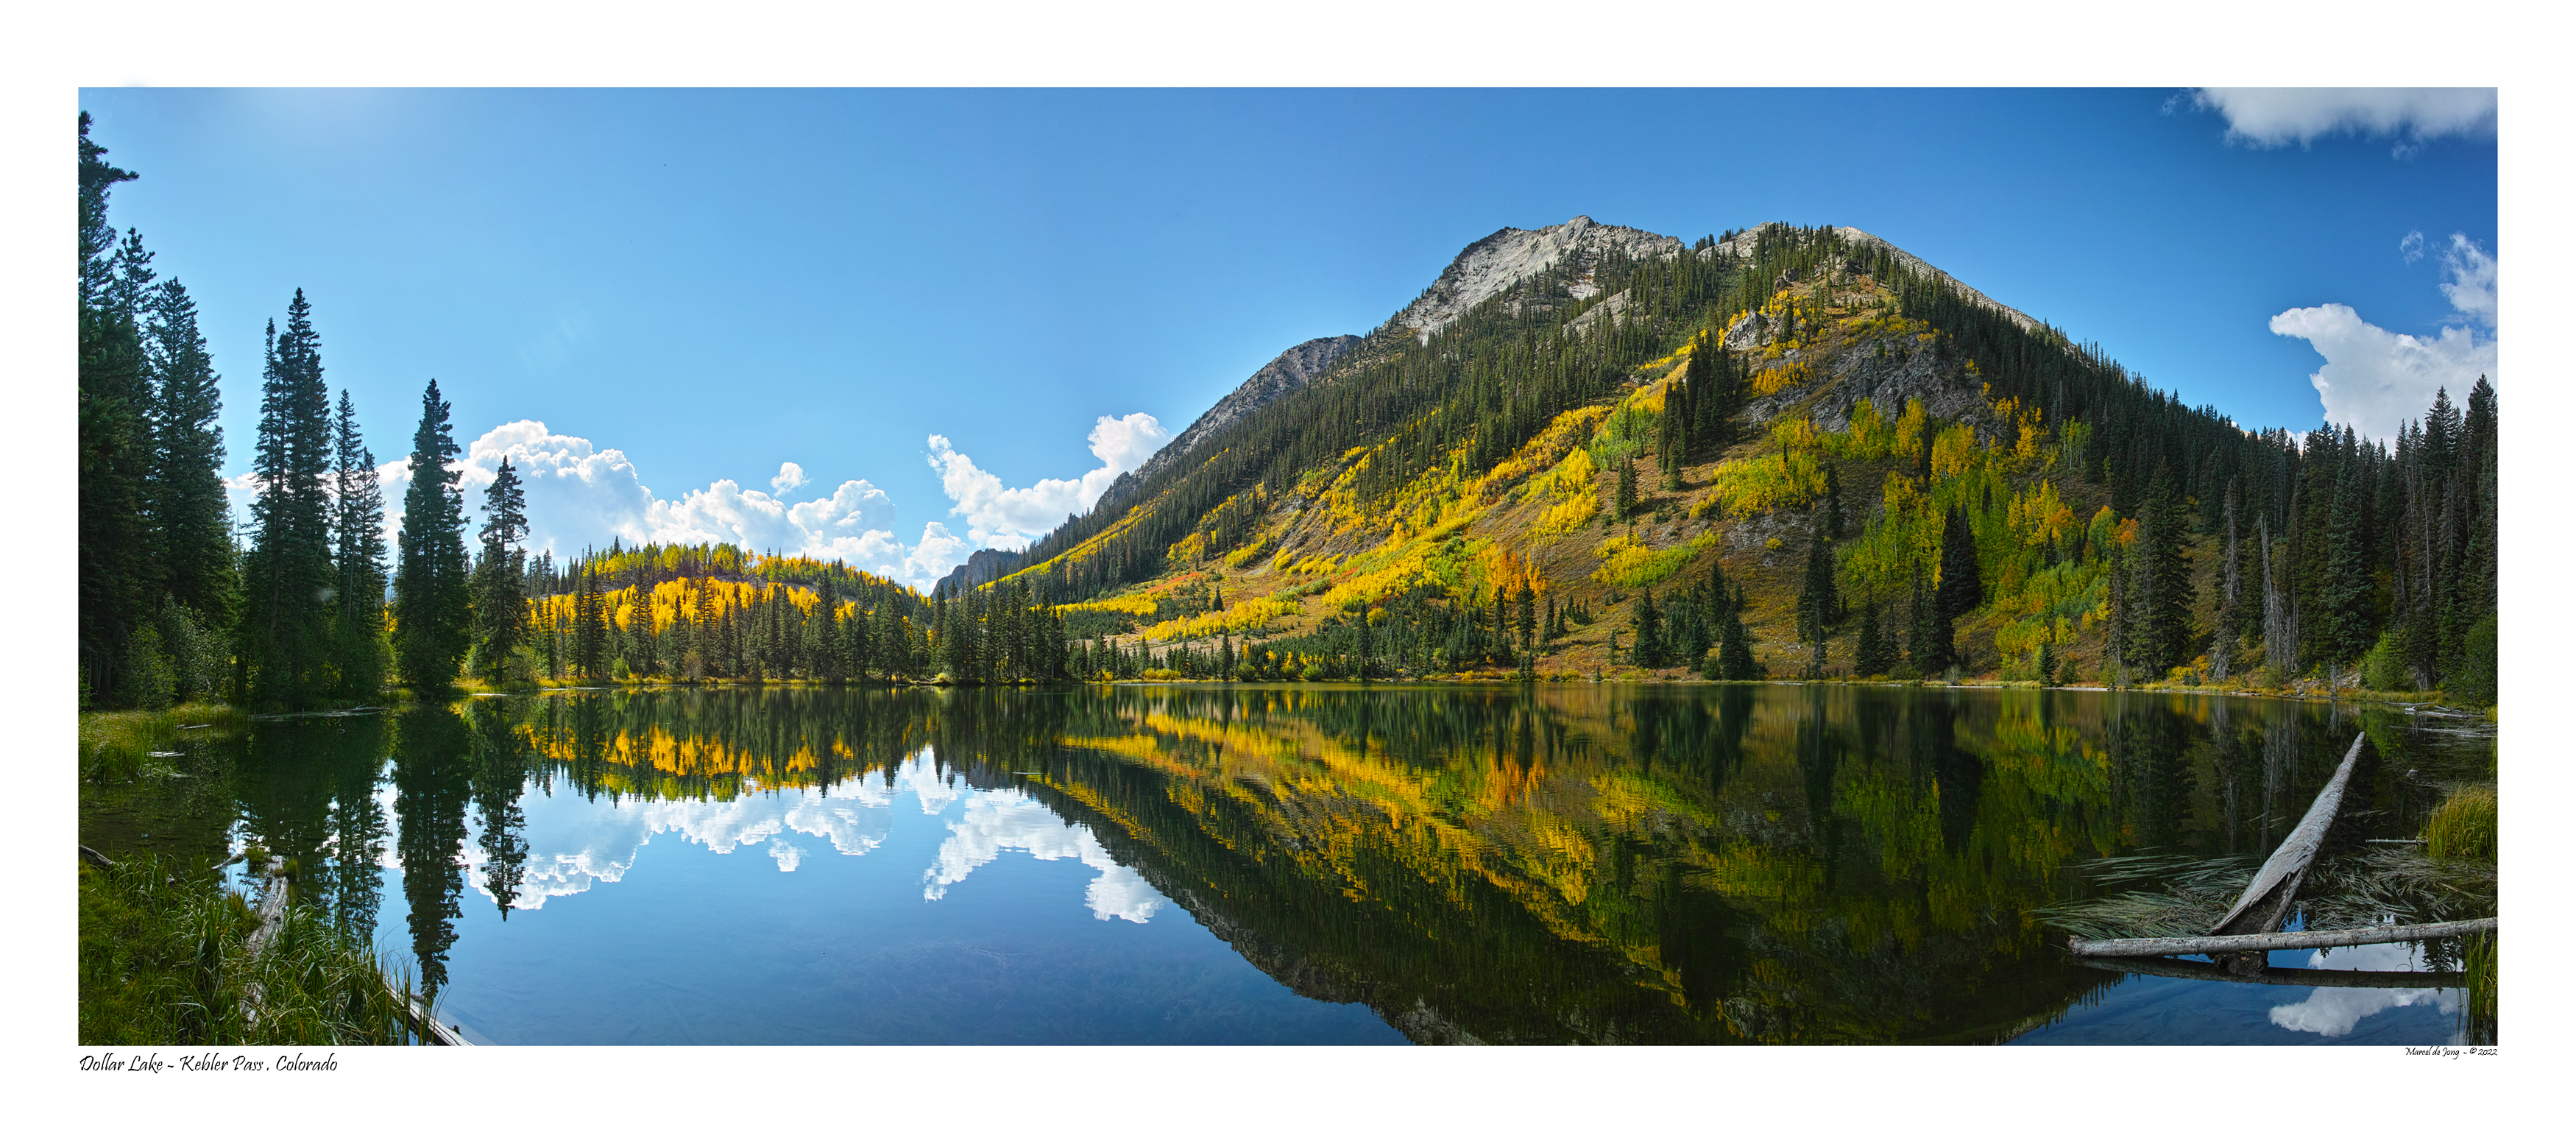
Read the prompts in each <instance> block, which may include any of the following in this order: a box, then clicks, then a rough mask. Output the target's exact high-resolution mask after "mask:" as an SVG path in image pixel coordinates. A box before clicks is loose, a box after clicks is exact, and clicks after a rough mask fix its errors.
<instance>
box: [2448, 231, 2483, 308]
mask: <svg viewBox="0 0 2576 1133" xmlns="http://www.w3.org/2000/svg"><path fill="white" fill-rule="evenodd" d="M2442 274H2444V275H2447V276H2449V277H2450V278H2449V279H2446V280H2444V281H2442V297H2443V298H2446V299H2449V300H2450V301H2451V306H2453V307H2456V308H2458V309H2459V312H2460V313H2461V314H2463V315H2466V316H2468V317H2470V318H2472V319H2475V320H2477V321H2478V322H2480V323H2482V324H2485V325H2486V326H2487V327H2489V328H2493V327H2494V326H2495V325H2496V262H2495V257H2494V256H2490V255H2488V254H2487V251H2486V249H2484V248H2481V247H2478V246H2477V243H2476V242H2475V241H2472V240H2470V239H2469V238H2468V237H2466V236H2463V235H2461V234H2460V233H2457V232H2454V233H2452V234H2451V247H2450V250H2449V251H2446V252H2444V253H2443V254H2442Z"/></svg>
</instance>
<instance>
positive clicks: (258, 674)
mask: <svg viewBox="0 0 2576 1133" xmlns="http://www.w3.org/2000/svg"><path fill="white" fill-rule="evenodd" d="M286 310H287V316H286V333H284V334H277V333H275V329H274V327H273V326H272V328H271V332H270V335H269V339H268V344H267V347H266V349H265V354H266V357H267V360H266V364H265V365H264V366H263V372H264V378H263V380H262V382H261V387H260V389H261V392H260V416H259V443H258V447H257V449H256V450H255V452H254V455H253V457H252V460H251V471H252V472H253V473H254V474H255V476H256V478H257V479H258V481H259V486H260V487H259V495H258V496H257V497H256V498H255V499H254V500H253V501H252V503H251V523H252V535H251V551H250V554H249V556H248V558H247V561H246V565H247V567H248V568H249V569H247V570H246V571H245V572H244V574H245V575H246V578H245V580H244V581H245V583H246V586H245V589H246V590H247V591H248V595H247V597H248V602H247V603H246V606H245V609H244V617H243V619H242V623H241V637H242V644H241V652H242V655H243V661H244V665H245V667H246V668H247V669H248V670H249V674H250V677H251V687H250V695H251V699H252V701H253V702H254V703H259V704H283V705H287V706H290V707H301V706H303V705H306V704H309V703H311V702H312V700H313V698H314V697H315V696H317V695H318V694H320V693H321V692H322V691H323V689H324V688H325V687H326V684H325V680H324V672H323V669H324V661H325V656H326V653H327V652H328V650H327V643H328V642H329V640H330V633H329V613H330V607H329V605H328V604H327V603H328V599H327V598H326V597H325V595H326V594H329V593H331V592H333V591H334V590H335V588H336V584H337V582H338V579H337V577H336V573H337V572H336V571H335V570H334V569H333V567H332V563H331V552H332V549H333V548H332V545H331V530H330V528H331V522H330V500H329V498H328V491H327V482H328V478H329V476H330V473H331V471H332V463H333V457H334V456H336V455H337V453H336V451H335V446H334V445H333V443H332V435H331V395H330V391H329V389H328V388H326V387H325V386H324V385H323V384H322V359H321V349H320V341H321V340H320V336H319V335H318V334H316V333H315V332H314V330H313V322H312V306H311V304H309V303H307V302H305V300H304V292H303V291H302V290H300V289H299V290H297V291H296V293H295V298H294V300H293V302H291V303H289V304H288V305H287V309H286Z"/></svg>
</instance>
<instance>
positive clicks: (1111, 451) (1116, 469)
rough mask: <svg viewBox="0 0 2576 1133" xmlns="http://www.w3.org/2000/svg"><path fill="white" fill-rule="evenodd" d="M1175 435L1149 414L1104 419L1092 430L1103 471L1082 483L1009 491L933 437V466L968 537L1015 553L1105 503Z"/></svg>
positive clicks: (1046, 483) (1042, 484) (1097, 470)
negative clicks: (1125, 478)
mask: <svg viewBox="0 0 2576 1133" xmlns="http://www.w3.org/2000/svg"><path fill="white" fill-rule="evenodd" d="M1170 439H1171V434H1170V433H1169V432H1168V431H1166V430H1165V429H1164V428H1163V424H1162V422H1160V421H1157V420H1155V419H1154V416H1153V415H1152V414H1150V413H1130V414H1128V415H1126V416H1125V417H1102V418H1100V419H1099V420H1098V421H1096V422H1095V423H1094V424H1093V425H1092V427H1091V437H1090V440H1091V455H1092V456H1094V457H1096V458H1098V459H1099V461H1100V467H1098V468H1094V469H1092V470H1091V471H1089V472H1085V473H1083V474H1082V478H1081V479H1078V480H1040V481H1038V482H1037V483H1035V484H1032V485H1030V486H1028V487H1026V488H1006V487H1003V486H1002V478H1001V477H999V476H995V475H994V474H992V473H990V472H986V471H984V470H983V469H981V468H978V467H976V466H975V461H974V459H973V458H971V457H969V456H967V455H966V454H965V453H962V452H959V451H957V450H956V448H955V447H954V446H952V445H950V444H949V441H948V438H946V437H943V436H940V435H938V434H936V433H933V434H931V436H930V467H931V470H932V471H935V472H937V473H939V486H940V490H942V491H944V492H946V493H947V494H948V498H949V499H950V500H951V501H954V502H955V504H956V506H955V507H952V508H950V509H948V510H949V514H952V515H957V516H961V517H963V518H964V519H965V520H966V534H967V537H968V538H969V539H971V540H972V541H974V542H975V543H978V544H981V545H983V546H986V547H998V548H1002V549H1005V550H1016V549H1018V548H1021V547H1025V546H1027V545H1028V544H1029V541H1030V540H1032V539H1035V538H1037V537H1038V536H1040V535H1044V534H1046V533H1047V532H1049V531H1052V530H1054V529H1055V528H1056V525H1058V524H1060V523H1063V522H1064V518H1065V517H1066V516H1068V515H1073V514H1076V513H1079V512H1081V511H1084V510H1086V509H1088V508H1090V507H1091V505H1092V504H1093V503H1095V502H1098V501H1099V499H1100V494H1101V493H1102V492H1105V491H1108V490H1109V485H1111V484H1113V483H1116V482H1117V480H1118V477H1120V476H1121V475H1124V474H1126V473H1128V472H1132V471H1135V470H1136V469H1137V468H1140V467H1142V466H1143V465H1144V463H1145V458H1147V457H1150V456H1152V455H1154V452H1155V450H1157V449H1160V448H1162V447H1163V442H1165V441H1168V440H1170Z"/></svg>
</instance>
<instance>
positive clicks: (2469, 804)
mask: <svg viewBox="0 0 2576 1133" xmlns="http://www.w3.org/2000/svg"><path fill="white" fill-rule="evenodd" d="M2424 852H2425V853H2426V854H2428V855H2431V856H2433V857H2437V858H2473V859H2476V860H2479V861H2490V862H2491V861H2494V860H2495V856H2496V790H2495V788H2494V787H2491V786H2477V787H2463V788H2461V789H2460V790H2458V791H2456V792H2454V793H2452V795H2451V797H2450V798H2447V799H2444V800H2442V805H2441V806H2438V807H2435V808H2433V813H2432V814H2431V815H2430V816H2428V817H2426V818H2425V819H2424Z"/></svg>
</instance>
